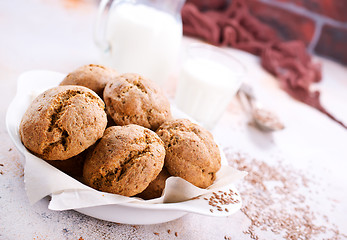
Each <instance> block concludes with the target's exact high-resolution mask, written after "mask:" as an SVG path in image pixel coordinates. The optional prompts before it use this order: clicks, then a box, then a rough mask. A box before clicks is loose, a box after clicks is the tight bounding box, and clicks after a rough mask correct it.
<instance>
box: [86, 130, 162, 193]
mask: <svg viewBox="0 0 347 240" xmlns="http://www.w3.org/2000/svg"><path fill="white" fill-rule="evenodd" d="M164 158H165V148H164V144H163V142H162V141H161V140H160V138H159V137H158V136H157V135H156V134H155V133H154V132H152V131H151V130H149V129H147V128H144V127H141V126H138V125H133V124H131V125H127V126H114V127H109V128H107V129H106V131H105V133H104V136H103V137H102V138H101V139H100V141H99V142H98V143H97V145H96V146H95V149H94V151H93V152H91V154H89V156H88V157H87V159H86V162H85V164H84V168H83V178H84V181H85V183H87V184H88V185H89V186H91V187H92V188H95V189H97V190H100V191H103V192H109V193H115V194H120V195H124V196H134V195H136V194H138V193H140V192H142V191H143V190H144V189H146V188H147V186H148V185H149V183H150V182H151V181H153V180H154V179H155V178H156V177H157V176H158V174H159V172H160V171H161V170H162V168H163V165H164Z"/></svg>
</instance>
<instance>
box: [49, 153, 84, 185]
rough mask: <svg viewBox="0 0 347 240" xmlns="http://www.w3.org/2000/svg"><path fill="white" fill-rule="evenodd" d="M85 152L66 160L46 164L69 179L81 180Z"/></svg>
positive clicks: (50, 161) (51, 161)
mask: <svg viewBox="0 0 347 240" xmlns="http://www.w3.org/2000/svg"><path fill="white" fill-rule="evenodd" d="M86 151H88V150H86ZM86 151H83V152H81V153H80V154H78V155H76V156H74V157H72V158H69V159H66V160H46V162H48V163H49V164H50V165H52V166H53V167H55V168H57V169H59V170H60V171H62V172H64V173H66V174H67V175H70V176H71V177H74V178H81V177H82V176H83V164H84V161H85V157H86Z"/></svg>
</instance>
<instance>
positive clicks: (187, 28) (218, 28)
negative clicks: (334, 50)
mask: <svg viewBox="0 0 347 240" xmlns="http://www.w3.org/2000/svg"><path fill="white" fill-rule="evenodd" d="M203 2H204V1H203ZM220 2H222V1H219V3H220ZM210 3H211V4H212V3H213V1H210ZM205 4H206V2H205ZM211 6H215V5H213V4H212V5H211ZM204 7H206V6H203V7H202V6H201V5H199V1H190V2H189V1H188V2H187V3H186V4H185V5H184V7H183V9H182V20H183V32H184V34H185V35H189V36H193V37H198V38H201V39H203V40H205V41H207V42H209V43H211V44H214V45H217V46H230V47H234V48H238V49H241V50H244V51H247V52H249V53H252V54H255V55H257V56H260V58H261V65H262V66H263V68H265V69H266V70H267V71H269V72H270V73H272V74H273V75H274V76H276V77H277V79H278V80H279V84H280V87H281V88H282V89H283V90H284V91H286V92H287V93H288V94H289V95H291V96H292V97H293V98H295V99H297V100H299V101H301V102H303V103H306V104H308V105H310V106H312V107H314V108H316V109H318V110H319V111H321V112H322V113H324V114H326V115H327V116H328V117H330V118H331V119H332V120H334V121H336V122H337V123H339V124H340V125H342V126H343V127H345V128H346V129H347V126H346V125H344V124H343V123H342V122H341V121H338V120H337V119H336V118H335V117H334V116H332V115H331V114H330V113H329V112H328V111H327V110H326V109H325V108H324V107H323V106H322V105H321V103H320V98H319V97H320V93H319V92H318V91H311V90H310V86H311V84H312V83H315V82H319V81H320V80H321V78H322V75H321V66H320V64H319V63H314V62H313V61H312V59H311V56H310V55H309V54H308V53H307V51H306V48H305V44H304V43H303V42H302V41H289V42H283V41H281V40H280V39H279V38H278V37H277V35H276V33H275V31H274V30H273V29H272V28H270V27H269V26H268V25H266V24H264V23H262V22H260V21H259V20H258V19H257V18H255V17H254V16H252V15H251V14H250V12H249V10H248V7H247V4H246V3H245V1H244V0H232V2H231V4H230V5H229V6H228V7H227V8H226V9H224V10H222V11H221V10H206V11H203V10H201V9H203V8H204ZM212 9H215V8H212Z"/></svg>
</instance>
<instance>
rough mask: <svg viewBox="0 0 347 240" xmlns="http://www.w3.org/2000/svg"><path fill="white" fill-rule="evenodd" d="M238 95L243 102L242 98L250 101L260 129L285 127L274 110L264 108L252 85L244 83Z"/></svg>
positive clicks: (251, 111)
mask: <svg viewBox="0 0 347 240" xmlns="http://www.w3.org/2000/svg"><path fill="white" fill-rule="evenodd" d="M238 95H239V97H240V100H241V102H242V103H243V101H242V99H245V100H246V101H247V102H248V106H249V109H250V113H251V115H252V118H253V120H254V123H255V125H256V126H257V127H258V128H259V129H260V130H262V131H264V132H271V131H278V130H282V129H284V125H283V123H282V122H281V121H280V120H279V118H278V117H277V116H276V115H275V114H274V113H273V112H270V111H268V110H266V109H264V108H263V107H262V106H261V104H260V103H259V102H257V100H256V98H255V95H254V93H253V89H252V88H251V86H249V85H247V84H245V83H243V84H242V85H241V87H240V89H239V91H238ZM241 98H242V99H241Z"/></svg>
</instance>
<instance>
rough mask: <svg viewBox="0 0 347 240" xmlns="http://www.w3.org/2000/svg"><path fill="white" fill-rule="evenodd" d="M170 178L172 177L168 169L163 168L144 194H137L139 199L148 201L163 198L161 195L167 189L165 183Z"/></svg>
mask: <svg viewBox="0 0 347 240" xmlns="http://www.w3.org/2000/svg"><path fill="white" fill-rule="evenodd" d="M170 176H171V175H170V173H169V172H168V171H167V170H166V167H163V169H162V170H161V172H160V173H159V175H158V176H157V177H156V178H155V179H154V180H153V181H152V182H151V183H150V184H149V185H148V187H147V188H146V189H145V190H144V191H143V192H141V193H140V194H137V197H140V198H143V199H146V200H148V199H153V198H158V197H161V194H162V193H163V190H164V188H165V181H166V179H168V178H169V177H170Z"/></svg>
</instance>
